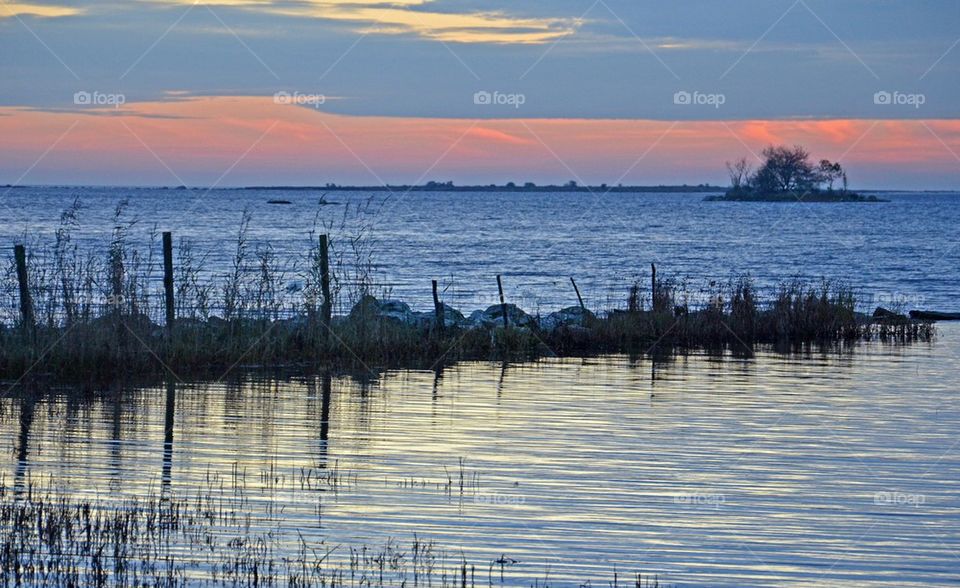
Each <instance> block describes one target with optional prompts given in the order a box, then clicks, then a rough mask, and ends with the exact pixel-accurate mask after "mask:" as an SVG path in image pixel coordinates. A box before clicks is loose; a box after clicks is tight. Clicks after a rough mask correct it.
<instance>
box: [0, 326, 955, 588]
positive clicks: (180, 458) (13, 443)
mask: <svg viewBox="0 0 960 588" xmlns="http://www.w3.org/2000/svg"><path fill="white" fill-rule="evenodd" d="M958 351H960V329H958V328H956V327H955V326H952V325H947V326H945V327H944V328H943V329H942V330H941V336H940V338H939V339H938V340H937V341H936V342H935V343H933V344H929V345H928V344H918V345H913V346H909V347H894V346H884V345H880V344H865V345H859V346H857V348H856V349H855V350H853V351H852V352H851V351H850V350H845V351H841V350H833V351H811V352H810V353H808V354H800V355H792V356H783V355H778V354H775V353H773V352H771V351H758V353H757V354H756V356H755V357H753V358H745V357H735V356H733V355H730V354H729V353H727V354H722V355H709V354H691V355H687V356H682V357H678V358H674V359H672V360H669V361H662V360H661V361H653V360H652V359H651V358H649V357H638V358H631V357H627V356H620V355H614V356H609V357H601V358H593V359H545V360H542V361H537V362H534V363H523V364H510V365H503V364H499V363H483V362H479V363H478V362H474V363H462V364H458V365H456V366H453V367H449V368H447V369H444V370H443V371H442V372H440V373H435V372H422V371H406V370H399V371H389V372H385V373H382V374H378V375H375V376H369V377H359V378H358V377H356V376H348V375H333V376H331V377H330V378H329V379H325V378H324V377H323V376H311V377H296V376H295V377H286V378H279V379H272V378H263V377H256V378H254V377H244V378H240V379H236V378H235V377H233V376H230V377H228V378H227V380H226V381H224V382H188V383H180V382H176V381H174V382H173V383H172V384H171V385H170V386H169V387H168V386H166V385H159V386H156V387H146V388H132V389H122V390H116V391H113V392H108V393H105V394H93V395H90V394H87V395H78V394H77V391H74V390H69V389H52V390H48V391H46V393H45V394H43V395H41V396H40V397H39V398H38V399H36V400H34V401H30V400H27V399H26V397H24V396H22V395H20V394H17V393H14V394H12V395H10V396H8V397H6V398H4V399H3V400H2V409H3V412H2V414H3V418H2V425H0V443H2V445H3V446H4V447H5V448H6V451H4V452H3V453H2V456H0V468H2V470H3V472H5V474H4V476H5V479H6V480H7V481H8V482H11V481H12V482H13V483H14V485H20V486H21V487H22V485H23V484H24V483H25V482H26V481H27V480H39V479H41V478H47V477H50V476H52V479H53V480H54V481H55V485H56V486H58V487H59V488H60V491H61V492H62V493H64V494H66V495H69V496H72V497H75V498H79V497H86V498H91V499H96V500H101V501H107V502H109V501H118V500H121V499H122V497H125V496H126V497H130V496H145V495H147V494H149V493H151V492H152V493H160V492H164V493H169V494H171V495H173V496H185V497H186V496H191V495H193V494H194V493H195V491H196V489H197V488H201V487H204V486H205V484H207V483H208V482H209V480H211V478H212V479H214V480H218V481H219V482H222V483H223V484H224V485H225V488H227V489H228V490H229V488H231V487H232V485H233V484H236V483H237V482H236V480H237V478H238V476H239V477H241V478H242V480H243V481H242V485H243V486H244V488H245V492H246V494H247V496H248V499H249V502H248V503H247V505H246V506H245V509H247V510H248V511H249V512H250V513H252V515H253V519H252V525H253V527H254V528H255V529H256V528H260V527H262V529H263V530H272V531H273V532H274V535H273V537H274V538H275V541H276V549H277V550H278V553H279V554H283V553H284V552H285V550H286V551H288V552H291V553H292V551H293V550H295V549H296V546H297V545H298V541H299V539H298V537H300V536H302V537H303V538H304V539H305V540H306V541H307V542H308V543H309V544H310V545H313V546H320V545H326V546H340V548H339V549H340V550H339V551H337V552H336V553H337V554H339V555H337V556H339V557H346V553H347V552H346V549H347V546H358V545H364V544H368V545H378V544H379V545H382V544H383V542H384V540H385V539H386V538H387V537H392V538H395V539H396V540H398V541H400V542H404V543H407V542H409V541H410V540H412V538H413V536H414V534H416V535H417V536H418V537H420V538H428V539H431V540H434V541H436V543H437V545H438V546H440V547H442V548H443V549H445V550H446V551H447V552H448V553H450V554H454V555H453V556H452V557H453V558H454V559H459V557H460V556H461V553H462V555H463V557H465V558H466V559H467V560H468V561H470V562H473V563H475V564H477V567H478V569H481V570H483V574H482V581H483V582H487V579H488V578H487V571H486V569H487V565H488V564H489V562H491V561H493V560H496V559H499V558H501V557H502V556H506V557H508V558H511V559H513V560H516V561H517V563H515V564H512V565H510V566H509V567H508V570H507V573H506V576H505V578H506V579H505V583H506V584H509V585H531V584H533V583H534V582H535V581H539V582H542V581H543V580H544V579H545V578H549V581H550V583H551V584H552V585H562V586H578V585H580V583H581V582H583V581H585V580H592V582H593V583H594V585H604V584H606V582H609V581H612V579H613V570H614V569H616V570H618V571H619V572H620V574H621V576H620V577H621V579H622V578H624V575H623V574H626V573H629V572H632V571H639V570H643V571H646V572H654V573H657V574H659V575H660V577H661V579H666V580H668V581H670V582H673V583H676V584H678V585H684V586H696V585H699V586H791V585H796V586H800V585H802V586H810V585H829V586H840V585H842V586H922V585H926V586H932V585H949V584H956V583H958V575H957V570H958V569H960V567H958V561H960V455H958V453H957V451H956V450H957V432H958V431H960V411H958V408H960V398H958V395H957V384H956V381H957V380H956V377H955V374H956V372H957V370H958V369H960V359H958ZM325 380H326V381H325ZM167 431H169V433H170V434H169V436H167V435H166V432H167ZM304 472H309V473H308V474H307V475H310V476H320V475H323V474H321V473H322V472H336V476H337V479H339V480H340V482H339V484H338V486H337V487H336V488H335V489H334V488H332V487H331V486H330V485H329V484H317V485H316V487H313V488H308V489H304V487H303V484H302V480H303V476H304V475H305V474H304ZM326 475H327V476H328V477H329V473H328V474H326ZM461 476H462V477H461ZM461 480H462V485H461ZM219 482H218V483H219ZM8 499H10V498H8ZM318 504H322V507H321V509H322V517H319V519H318ZM271 507H272V508H271ZM174 549H175V546H174ZM189 556H190V554H184V557H189ZM478 574H479V572H478ZM496 580H497V581H499V578H496ZM478 581H479V579H478Z"/></svg>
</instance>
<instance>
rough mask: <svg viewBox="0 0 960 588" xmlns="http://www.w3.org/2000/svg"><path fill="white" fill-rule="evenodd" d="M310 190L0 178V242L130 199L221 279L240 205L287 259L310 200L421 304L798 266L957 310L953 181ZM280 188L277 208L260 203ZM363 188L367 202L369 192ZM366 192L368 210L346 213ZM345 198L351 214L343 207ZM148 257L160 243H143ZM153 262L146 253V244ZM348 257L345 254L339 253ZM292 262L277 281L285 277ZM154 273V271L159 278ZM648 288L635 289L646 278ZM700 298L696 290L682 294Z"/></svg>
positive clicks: (800, 271) (469, 303)
mask: <svg viewBox="0 0 960 588" xmlns="http://www.w3.org/2000/svg"><path fill="white" fill-rule="evenodd" d="M320 194H321V193H320V192H317V191H286V192H285V191H269V192H267V191H258V190H214V191H210V192H208V191H204V190H158V189H126V188H16V189H12V190H10V189H3V190H0V212H3V213H4V217H5V218H4V223H3V224H2V226H0V241H3V242H7V243H9V242H11V241H13V240H14V239H16V238H19V237H22V236H23V235H25V234H26V235H27V236H28V241H30V240H37V239H39V240H42V241H43V242H46V243H48V244H49V243H52V241H53V235H54V232H55V231H56V228H57V225H58V223H59V216H60V213H61V211H62V210H64V209H65V208H66V207H67V206H68V205H69V204H70V203H71V202H72V201H73V199H74V198H77V197H79V198H80V199H81V200H82V202H83V203H84V205H85V207H86V208H85V210H84V211H83V213H82V215H81V222H82V226H81V227H79V228H78V229H77V230H76V239H77V240H78V241H79V242H80V243H81V244H82V245H84V246H86V247H88V248H90V249H91V250H94V251H97V252H98V253H99V254H100V255H101V256H103V257H105V256H106V248H107V246H108V244H109V240H110V231H111V229H112V227H113V223H112V221H111V214H112V211H113V208H114V207H115V206H116V204H117V203H118V202H120V201H121V200H122V199H124V198H129V202H130V209H129V214H130V216H131V217H137V218H139V219H140V222H139V223H138V225H137V226H136V227H135V228H134V230H133V232H132V234H131V242H133V243H136V244H140V245H143V246H145V245H146V244H147V242H148V236H147V233H148V232H149V230H150V228H151V227H153V226H154V225H156V226H158V227H159V228H160V229H161V230H172V231H173V232H174V235H175V238H177V239H179V238H180V237H186V238H189V239H191V240H193V241H194V242H195V244H196V247H197V253H198V255H206V256H207V260H206V269H207V275H208V277H210V278H213V277H216V276H222V275H223V274H224V273H226V272H227V268H228V265H229V262H230V259H231V256H232V255H233V251H234V249H233V247H234V243H233V241H234V240H235V239H236V232H237V229H238V228H239V224H240V217H241V212H242V210H243V209H244V208H249V209H250V210H251V211H252V212H253V215H254V218H253V223H252V225H251V238H252V240H253V243H252V244H251V248H252V249H253V248H255V247H256V246H257V244H258V243H270V244H271V245H272V246H273V247H274V248H275V251H276V253H277V254H278V255H280V256H281V258H283V259H285V260H286V261H287V262H289V264H291V265H290V267H291V268H292V264H293V263H294V262H296V261H299V262H300V263H301V266H302V264H303V257H304V256H305V254H306V250H307V247H308V231H309V230H310V229H311V228H312V227H313V226H314V220H315V217H316V215H317V213H318V212H319V214H320V219H321V222H329V223H332V224H333V225H334V228H333V229H332V230H331V231H330V232H331V233H332V235H333V237H334V239H335V240H336V239H337V238H340V237H344V236H346V235H347V234H355V232H356V229H357V227H358V226H359V225H360V224H367V225H369V227H370V230H369V231H368V232H367V235H368V237H369V242H370V244H371V245H372V253H373V261H374V263H375V264H376V265H377V272H376V279H377V282H378V283H380V284H382V285H384V286H385V287H387V288H389V289H390V290H391V291H392V293H393V294H394V295H395V296H398V297H400V298H403V299H405V300H409V301H411V302H412V303H413V305H414V306H415V307H420V309H423V310H427V309H431V308H432V302H431V298H430V296H431V291H430V280H431V279H438V280H440V286H441V290H442V295H443V297H444V298H445V299H446V300H447V301H448V302H449V303H452V304H454V305H455V306H457V307H459V308H461V309H464V310H467V311H469V310H473V309H476V308H485V307H486V306H488V305H490V304H494V303H496V302H497V301H498V298H497V288H496V281H495V276H496V274H498V273H499V274H503V275H504V288H505V289H506V293H507V298H508V299H509V300H510V301H512V302H516V303H518V304H520V306H521V307H523V308H525V309H527V310H528V311H536V310H542V311H545V312H549V311H552V310H556V309H558V308H562V307H566V306H571V305H574V304H576V296H575V294H574V292H573V289H572V288H571V286H570V282H569V278H570V277H571V276H573V277H575V278H576V280H577V282H578V285H579V286H580V289H581V291H582V293H583V295H584V298H585V299H586V303H587V304H588V305H589V306H590V307H591V308H609V307H611V306H614V305H619V306H623V304H624V300H625V299H626V296H627V291H628V289H629V287H630V284H631V283H632V282H633V281H634V280H640V282H641V284H642V285H643V286H646V285H647V284H648V283H649V268H650V263H651V262H656V263H657V265H658V267H659V268H660V271H661V272H662V273H663V275H669V276H673V277H678V278H687V279H688V280H689V286H690V290H691V291H692V292H693V294H694V295H696V294H697V293H698V292H699V289H700V288H702V287H704V286H705V285H706V284H707V283H708V282H709V281H710V280H719V281H726V280H728V279H730V278H731V277H732V276H734V275H739V274H751V275H752V276H753V277H754V278H755V279H756V280H757V283H758V285H759V286H761V287H762V288H772V287H773V286H775V285H776V284H777V282H779V281H780V280H788V279H791V278H794V277H801V278H805V279H812V280H818V279H820V278H821V277H826V278H832V279H841V280H846V281H847V282H848V283H849V284H850V285H851V286H854V287H856V288H857V289H858V290H859V292H860V299H861V302H862V306H863V309H864V310H870V311H872V310H873V308H874V307H875V306H877V305H883V306H887V307H892V306H896V305H897V304H898V303H899V304H902V305H903V306H904V307H905V308H907V309H910V308H934V309H938V310H947V311H960V300H958V299H957V292H958V291H960V269H958V268H960V263H958V262H960V247H958V243H960V194H958V193H930V194H920V193H915V194H904V193H900V194H883V195H882V196H883V197H884V198H888V199H890V200H891V202H889V203H878V204H823V203H795V204H782V203H723V202H703V198H704V195H703V194H607V195H601V194H596V195H594V194H590V193H576V194H569V193H557V194H534V193H520V194H517V193H513V194H509V193H487V192H479V193H409V194H404V193H402V192H394V193H386V192H384V193H349V192H332V193H330V194H328V196H327V200H328V201H330V202H333V203H335V204H332V205H329V206H323V207H320V206H318V205H317V202H318V200H319V198H320ZM270 199H287V200H290V201H291V202H292V203H293V204H292V205H289V206H280V205H270V204H267V201H268V200H270ZM371 199H372V200H371ZM368 200H370V203H369V205H366V206H368V211H369V212H368V214H366V215H365V216H364V217H363V220H358V219H357V217H356V216H355V215H354V213H353V212H352V211H354V210H355V207H356V206H358V205H365V203H367V201H368ZM347 204H350V205H351V206H350V209H349V210H350V212H348V217H349V218H350V222H349V223H348V225H347V228H346V229H345V230H340V229H339V226H340V219H342V217H343V216H344V209H345V208H347V206H346V205H347ZM154 254H155V256H159V246H157V249H156V251H155V252H154ZM155 259H156V257H155ZM347 260H348V261H350V256H349V255H348V259H347ZM296 273H297V272H296V271H294V270H292V269H291V271H289V272H288V276H287V278H288V280H289V281H290V282H296V281H297V280H298V279H299V278H298V277H297V275H296ZM156 277H157V278H158V279H159V273H158V274H157V276H156ZM644 291H646V289H644ZM694 302H696V300H694Z"/></svg>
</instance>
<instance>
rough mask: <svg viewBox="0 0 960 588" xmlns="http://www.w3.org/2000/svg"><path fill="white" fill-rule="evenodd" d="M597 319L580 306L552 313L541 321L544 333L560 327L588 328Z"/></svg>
mask: <svg viewBox="0 0 960 588" xmlns="http://www.w3.org/2000/svg"><path fill="white" fill-rule="evenodd" d="M595 318H596V317H595V316H594V315H593V313H592V312H590V311H589V310H586V311H585V310H584V309H582V308H580V307H579V306H569V307H567V308H564V309H562V310H558V311H557V312H551V313H550V314H548V315H547V316H545V317H543V318H542V319H540V328H541V329H543V330H544V331H553V330H554V329H557V328H559V327H569V326H577V327H586V326H587V325H588V323H589V322H590V321H592V320H594V319H595Z"/></svg>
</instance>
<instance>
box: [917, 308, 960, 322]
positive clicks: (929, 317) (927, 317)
mask: <svg viewBox="0 0 960 588" xmlns="http://www.w3.org/2000/svg"><path fill="white" fill-rule="evenodd" d="M910 318H913V319H919V320H923V321H960V312H938V311H936V310H911V311H910Z"/></svg>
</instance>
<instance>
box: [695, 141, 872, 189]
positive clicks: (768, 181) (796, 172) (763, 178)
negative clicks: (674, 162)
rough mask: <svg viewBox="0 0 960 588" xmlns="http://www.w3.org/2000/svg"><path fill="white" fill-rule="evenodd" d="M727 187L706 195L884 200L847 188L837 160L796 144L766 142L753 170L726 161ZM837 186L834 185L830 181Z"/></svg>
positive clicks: (744, 164)
mask: <svg viewBox="0 0 960 588" xmlns="http://www.w3.org/2000/svg"><path fill="white" fill-rule="evenodd" d="M727 171H728V172H729V173H730V188H729V189H728V190H727V191H726V193H725V194H723V195H719V196H708V197H707V198H706V199H705V200H708V201H728V202H886V200H881V199H880V198H877V197H876V196H864V195H862V194H857V193H856V192H851V191H850V190H848V189H847V172H846V170H844V169H843V167H842V166H841V165H840V164H839V163H838V162H832V161H830V160H828V159H821V160H820V163H819V164H815V163H813V161H812V160H811V159H810V152H809V151H807V150H806V149H805V148H803V147H801V146H800V145H794V146H793V147H787V146H785V145H778V146H772V145H771V146H770V147H767V148H766V149H764V150H763V162H762V163H761V165H760V167H759V168H758V169H757V170H756V171H754V170H753V167H752V166H751V165H750V163H749V162H748V161H747V160H746V158H740V159H739V160H737V161H735V162H733V163H731V162H727ZM837 182H840V187H839V188H838V189H834V184H835V183H837Z"/></svg>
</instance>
